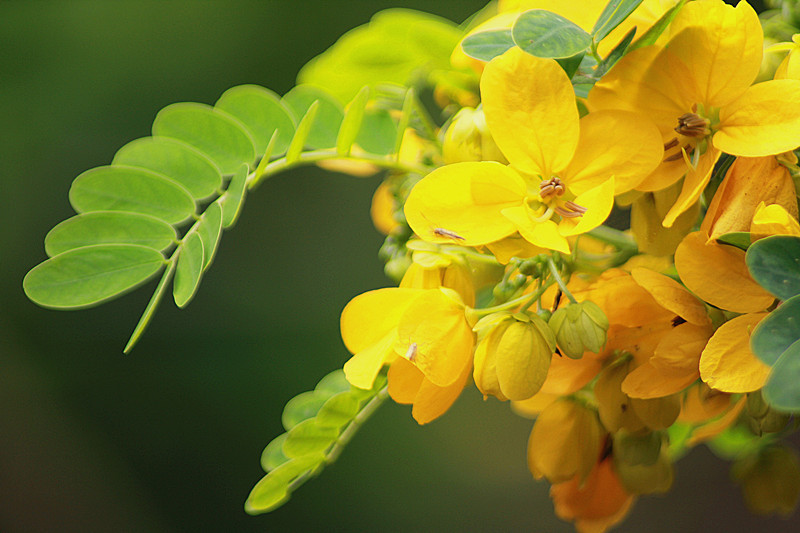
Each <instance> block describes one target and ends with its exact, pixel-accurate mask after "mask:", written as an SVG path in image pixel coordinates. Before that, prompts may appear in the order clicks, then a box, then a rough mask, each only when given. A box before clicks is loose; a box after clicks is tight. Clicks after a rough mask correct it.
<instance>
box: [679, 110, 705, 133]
mask: <svg viewBox="0 0 800 533" xmlns="http://www.w3.org/2000/svg"><path fill="white" fill-rule="evenodd" d="M709 124H711V121H710V120H708V119H707V118H703V117H701V116H700V115H698V114H697V113H684V114H683V115H681V116H679V117H678V127H677V128H675V131H677V132H678V133H680V134H681V135H686V136H687V137H705V136H706V135H708V134H710V133H711V130H710V129H708V126H709Z"/></svg>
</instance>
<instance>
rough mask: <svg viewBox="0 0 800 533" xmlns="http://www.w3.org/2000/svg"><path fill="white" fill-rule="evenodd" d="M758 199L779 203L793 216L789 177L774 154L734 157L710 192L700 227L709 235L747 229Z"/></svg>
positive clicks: (793, 198) (793, 195) (792, 189)
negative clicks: (711, 192) (719, 182)
mask: <svg viewBox="0 0 800 533" xmlns="http://www.w3.org/2000/svg"><path fill="white" fill-rule="evenodd" d="M760 203H762V204H763V203H767V204H783V205H785V206H786V207H788V208H789V209H791V210H792V212H793V214H794V216H797V197H796V192H795V187H794V182H793V181H792V177H791V175H790V174H789V171H788V169H787V168H786V167H785V166H783V165H781V164H779V163H778V160H777V159H776V158H775V157H772V156H768V157H737V158H736V160H735V161H734V162H733V164H732V165H731V167H730V168H729V169H728V172H727V174H725V179H724V180H722V183H721V184H720V186H719V188H718V189H717V192H716V193H714V198H713V199H712V200H711V203H710V204H709V206H708V210H707V211H706V216H705V218H704V219H703V224H702V225H701V226H700V229H701V230H702V231H704V232H705V233H706V234H707V235H708V237H709V239H716V238H717V237H719V236H720V235H723V234H725V233H730V232H734V231H749V230H750V225H751V221H752V220H753V216H754V214H755V212H756V208H757V207H758V205H759V204H760Z"/></svg>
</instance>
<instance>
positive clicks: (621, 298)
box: [587, 268, 672, 340]
mask: <svg viewBox="0 0 800 533" xmlns="http://www.w3.org/2000/svg"><path fill="white" fill-rule="evenodd" d="M587 299H589V300H591V301H593V302H594V303H596V304H597V305H599V306H600V308H601V309H602V310H603V312H604V313H605V315H606V317H607V318H608V321H609V322H610V323H611V324H612V325H615V324H616V325H620V326H625V327H629V328H635V327H639V326H644V325H650V324H653V323H656V322H659V321H664V320H667V321H668V320H670V319H671V318H672V317H671V314H670V313H669V312H668V311H666V310H665V309H664V308H663V307H661V306H660V305H658V303H657V302H656V301H655V300H654V299H653V297H652V296H651V295H650V293H648V292H647V291H646V290H644V289H643V288H642V287H641V286H640V285H639V284H637V283H636V281H634V279H633V278H632V277H631V275H630V274H629V273H627V272H625V271H623V270H620V269H617V268H614V269H609V270H606V271H605V272H603V274H601V275H600V277H599V278H598V280H597V281H596V282H595V283H594V285H593V286H592V288H591V290H590V291H589V294H588V296H587ZM609 340H611V336H610V335H609Z"/></svg>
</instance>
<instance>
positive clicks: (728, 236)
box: [717, 231, 750, 250]
mask: <svg viewBox="0 0 800 533" xmlns="http://www.w3.org/2000/svg"><path fill="white" fill-rule="evenodd" d="M717 242H718V243H720V244H727V245H729V246H735V247H736V248H739V249H740V250H747V249H748V248H749V247H750V232H749V231H732V232H730V233H725V234H723V235H720V236H719V237H717Z"/></svg>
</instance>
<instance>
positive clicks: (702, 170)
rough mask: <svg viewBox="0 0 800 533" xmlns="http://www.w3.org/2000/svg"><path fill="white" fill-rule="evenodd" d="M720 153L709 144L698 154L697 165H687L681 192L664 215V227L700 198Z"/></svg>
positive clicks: (672, 222) (668, 225) (673, 221)
mask: <svg viewBox="0 0 800 533" xmlns="http://www.w3.org/2000/svg"><path fill="white" fill-rule="evenodd" d="M720 155H721V153H720V151H719V150H718V149H717V148H716V147H713V146H709V147H708V149H707V150H706V152H705V153H704V154H702V155H701V156H700V158H699V160H698V161H697V166H696V167H689V169H688V171H687V172H686V177H685V178H684V180H683V187H682V188H681V193H680V194H679V195H678V199H677V200H675V205H673V206H672V209H670V210H669V212H668V213H667V216H665V217H664V222H663V224H664V226H665V227H667V228H668V227H670V226H672V224H674V223H675V220H677V219H678V217H679V216H681V214H683V213H684V212H685V211H687V210H688V209H689V208H691V207H692V206H693V205H694V204H695V203H696V202H697V200H699V199H700V195H701V194H702V193H703V189H705V188H706V185H708V181H709V180H710V179H711V173H712V172H713V171H714V165H715V164H716V163H717V160H718V159H719V156H720Z"/></svg>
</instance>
